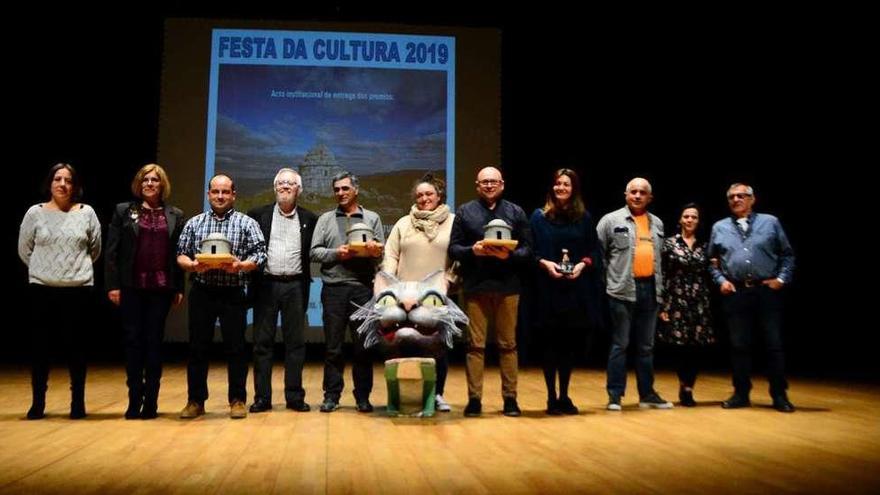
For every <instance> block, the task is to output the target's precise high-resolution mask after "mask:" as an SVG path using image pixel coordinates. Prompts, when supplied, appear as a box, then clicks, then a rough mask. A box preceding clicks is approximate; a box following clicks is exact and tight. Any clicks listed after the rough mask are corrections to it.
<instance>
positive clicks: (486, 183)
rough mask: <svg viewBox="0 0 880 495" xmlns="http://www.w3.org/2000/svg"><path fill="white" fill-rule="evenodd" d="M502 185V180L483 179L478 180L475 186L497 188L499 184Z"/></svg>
mask: <svg viewBox="0 0 880 495" xmlns="http://www.w3.org/2000/svg"><path fill="white" fill-rule="evenodd" d="M503 183H504V181H503V180H498V179H483V180H478V181H477V184H479V185H481V186H484V187H489V186H498V185H501V184H503Z"/></svg>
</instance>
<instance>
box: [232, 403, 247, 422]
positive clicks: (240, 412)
mask: <svg viewBox="0 0 880 495" xmlns="http://www.w3.org/2000/svg"><path fill="white" fill-rule="evenodd" d="M229 417H230V418H232V419H242V418H246V417H247V409H246V408H245V407H244V401H241V400H234V401H232V402H231V403H230V404H229Z"/></svg>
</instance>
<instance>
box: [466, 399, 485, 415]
mask: <svg viewBox="0 0 880 495" xmlns="http://www.w3.org/2000/svg"><path fill="white" fill-rule="evenodd" d="M481 414H483V403H482V402H481V401H480V399H477V398H471V399H468V403H467V405H466V406H464V415H465V416H466V417H468V418H476V417H478V416H479V415H481Z"/></svg>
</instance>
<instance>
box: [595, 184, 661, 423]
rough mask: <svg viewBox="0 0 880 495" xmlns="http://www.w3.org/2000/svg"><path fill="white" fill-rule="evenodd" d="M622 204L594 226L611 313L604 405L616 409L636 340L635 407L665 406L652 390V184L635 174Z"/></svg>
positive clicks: (656, 273) (655, 248)
mask: <svg viewBox="0 0 880 495" xmlns="http://www.w3.org/2000/svg"><path fill="white" fill-rule="evenodd" d="M623 194H624V197H625V198H626V206H624V207H623V208H621V209H619V210H617V211H613V212H611V213H609V214H607V215H605V216H604V217H602V219H601V220H599V224H598V225H597V226H596V231H597V233H598V235H599V244H600V245H601V246H602V249H603V250H604V252H605V263H604V266H605V280H606V293H607V294H608V306H609V309H610V313H611V351H610V353H609V355H608V382H607V389H608V410H609V411H620V410H621V405H620V399H621V397H623V395H624V393H625V392H626V349H627V347H629V342H630V339H632V340H633V343H634V345H636V346H637V350H638V352H637V357H636V381H637V382H638V389H639V407H642V408H655V409H670V408H672V403H671V402H667V401H665V400H663V398H661V397H660V395H659V394H657V392H656V391H655V390H654V331H655V329H656V324H657V310H658V308H659V303H660V302H661V291H662V288H663V274H662V272H661V269H660V249H661V247H662V246H663V222H662V221H660V219H659V218H658V217H657V216H655V215H652V214H651V213H648V205H649V204H650V203H651V199H652V198H653V196H652V194H651V184H650V183H649V182H648V181H647V180H645V179H643V178H641V177H636V178H635V179H633V180H631V181H629V183H628V184H627V185H626V190H625V191H624V193H623Z"/></svg>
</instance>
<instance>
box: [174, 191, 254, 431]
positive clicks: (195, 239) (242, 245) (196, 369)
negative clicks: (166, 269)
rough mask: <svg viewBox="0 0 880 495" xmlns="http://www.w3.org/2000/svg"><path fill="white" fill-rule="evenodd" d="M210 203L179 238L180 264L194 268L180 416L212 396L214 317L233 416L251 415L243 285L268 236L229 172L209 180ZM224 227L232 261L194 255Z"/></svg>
mask: <svg viewBox="0 0 880 495" xmlns="http://www.w3.org/2000/svg"><path fill="white" fill-rule="evenodd" d="M208 202H209V203H210V204H211V209H210V210H209V211H206V212H204V213H201V214H199V215H196V216H194V217H193V218H191V219H190V220H189V221H188V222H187V223H186V225H185V226H184V227H183V232H182V233H181V234H180V241H179V242H178V244H177V264H178V265H180V267H181V268H182V269H183V270H184V271H187V272H191V273H192V275H191V276H190V280H191V282H192V283H191V285H190V290H189V304H188V310H189V347H190V359H189V364H188V365H187V369H186V378H187V389H188V399H187V404H186V407H184V408H183V411H181V412H180V417H181V418H184V419H192V418H195V417H198V416H201V415H203V414H205V400H207V399H208V349H209V347H210V345H211V341H212V340H213V337H214V323H215V322H216V321H217V319H218V318H219V319H220V331H221V334H222V336H223V347H224V350H225V352H226V358H227V360H228V361H227V366H228V379H229V417H231V418H244V417H245V416H247V410H246V409H245V406H244V404H245V399H246V398H247V391H246V389H245V383H246V381H247V372H248V361H247V354H246V352H245V345H244V331H245V328H246V327H247V321H246V316H245V315H246V313H247V304H246V299H245V286H246V285H247V282H248V279H249V272H251V271H254V270H256V269H258V268H260V267H261V266H262V265H263V263H265V261H266V242H265V240H264V239H263V233H262V232H260V226H259V224H257V221H256V220H254V219H253V218H250V217H249V216H247V215H245V214H243V213H240V212H237V211H235V209H234V206H235V183H234V182H233V181H232V178H231V177H229V176H228V175H225V174H217V175H215V176H214V177H212V178H211V180H210V181H209V182H208ZM217 232H219V233H221V234H223V235H224V236H225V237H226V239H228V240H229V242H230V243H231V245H232V255H233V256H234V260H233V262H232V263H227V264H223V265H220V266H216V265H211V266H208V265H206V264H204V263H199V262H198V260H196V256H195V255H196V253H197V252H199V249H200V246H201V244H202V241H203V240H204V239H205V238H206V237H208V235H209V234H213V233H217Z"/></svg>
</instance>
